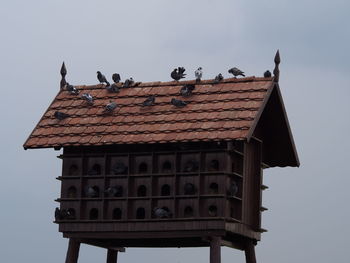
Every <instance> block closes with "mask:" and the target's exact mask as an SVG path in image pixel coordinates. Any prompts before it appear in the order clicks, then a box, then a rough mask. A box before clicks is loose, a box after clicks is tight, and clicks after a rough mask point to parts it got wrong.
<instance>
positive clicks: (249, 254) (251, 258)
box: [245, 240, 256, 263]
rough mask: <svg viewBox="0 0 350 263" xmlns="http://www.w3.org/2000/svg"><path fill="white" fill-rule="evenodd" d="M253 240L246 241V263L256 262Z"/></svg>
mask: <svg viewBox="0 0 350 263" xmlns="http://www.w3.org/2000/svg"><path fill="white" fill-rule="evenodd" d="M254 246H255V245H254V242H253V240H250V241H248V242H247V245H246V248H245V260H246V263H256V258H255V247H254Z"/></svg>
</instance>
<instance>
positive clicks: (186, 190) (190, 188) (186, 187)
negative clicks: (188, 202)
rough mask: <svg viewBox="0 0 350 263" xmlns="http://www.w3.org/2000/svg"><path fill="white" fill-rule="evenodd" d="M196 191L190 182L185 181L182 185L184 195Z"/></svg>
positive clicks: (192, 193)
mask: <svg viewBox="0 0 350 263" xmlns="http://www.w3.org/2000/svg"><path fill="white" fill-rule="evenodd" d="M195 193H196V187H195V186H194V184H192V183H186V184H185V185H184V194H185V195H194V194H195Z"/></svg>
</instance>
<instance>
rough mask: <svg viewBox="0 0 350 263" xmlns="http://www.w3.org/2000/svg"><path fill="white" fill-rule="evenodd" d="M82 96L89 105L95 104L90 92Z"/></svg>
mask: <svg viewBox="0 0 350 263" xmlns="http://www.w3.org/2000/svg"><path fill="white" fill-rule="evenodd" d="M81 98H82V99H83V100H85V101H86V102H87V103H88V104H89V105H92V104H94V98H93V97H92V96H91V95H90V94H89V93H84V94H82V95H81Z"/></svg>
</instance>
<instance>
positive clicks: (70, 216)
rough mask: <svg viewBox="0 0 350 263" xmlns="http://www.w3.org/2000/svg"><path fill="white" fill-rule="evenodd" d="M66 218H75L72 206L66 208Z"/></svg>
mask: <svg viewBox="0 0 350 263" xmlns="http://www.w3.org/2000/svg"><path fill="white" fill-rule="evenodd" d="M66 218H67V219H71V220H72V219H76V217H75V211H74V209H73V208H68V209H67V216H66Z"/></svg>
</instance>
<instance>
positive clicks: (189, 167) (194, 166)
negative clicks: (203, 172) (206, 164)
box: [183, 160, 199, 173]
mask: <svg viewBox="0 0 350 263" xmlns="http://www.w3.org/2000/svg"><path fill="white" fill-rule="evenodd" d="M198 168H199V165H198V162H197V161H196V160H188V161H187V162H186V164H185V167H184V170H183V171H184V172H188V173H189V172H195V171H197V170H198Z"/></svg>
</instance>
